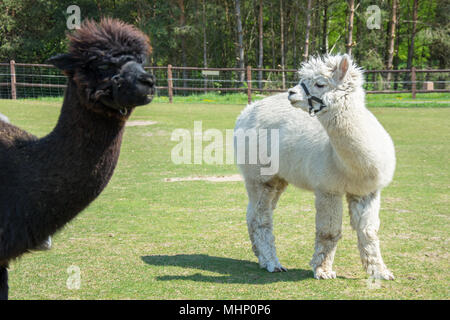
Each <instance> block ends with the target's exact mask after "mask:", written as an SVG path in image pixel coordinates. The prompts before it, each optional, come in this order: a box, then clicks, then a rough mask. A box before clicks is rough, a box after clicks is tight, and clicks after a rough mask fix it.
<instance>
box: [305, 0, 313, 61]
mask: <svg viewBox="0 0 450 320" xmlns="http://www.w3.org/2000/svg"><path fill="white" fill-rule="evenodd" d="M311 7H312V0H308V7H307V9H306V28H305V49H304V50H305V51H304V52H303V60H306V59H308V56H309V34H310V32H311Z"/></svg>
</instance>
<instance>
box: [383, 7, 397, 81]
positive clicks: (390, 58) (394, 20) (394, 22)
mask: <svg viewBox="0 0 450 320" xmlns="http://www.w3.org/2000/svg"><path fill="white" fill-rule="evenodd" d="M396 25H397V0H392V7H391V23H390V28H389V45H388V50H387V54H388V56H387V61H386V69H388V70H392V68H393V65H392V63H393V61H394V44H395V28H396ZM391 76H392V74H391V73H389V72H388V74H387V76H386V82H387V85H388V88H390V87H391V84H390V82H391Z"/></svg>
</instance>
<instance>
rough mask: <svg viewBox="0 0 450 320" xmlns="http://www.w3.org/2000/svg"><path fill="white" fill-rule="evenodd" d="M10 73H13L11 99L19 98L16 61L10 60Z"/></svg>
mask: <svg viewBox="0 0 450 320" xmlns="http://www.w3.org/2000/svg"><path fill="white" fill-rule="evenodd" d="M9 68H10V74H11V99H14V100H16V99H17V89H16V62H15V61H14V60H11V61H10V62H9Z"/></svg>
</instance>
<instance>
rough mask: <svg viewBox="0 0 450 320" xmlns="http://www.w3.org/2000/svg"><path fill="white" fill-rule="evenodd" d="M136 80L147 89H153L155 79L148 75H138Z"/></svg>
mask: <svg viewBox="0 0 450 320" xmlns="http://www.w3.org/2000/svg"><path fill="white" fill-rule="evenodd" d="M138 80H139V81H140V82H142V83H144V84H146V85H147V86H149V87H153V85H154V83H155V77H154V76H153V75H151V74H149V73H142V74H141V75H139V77H138Z"/></svg>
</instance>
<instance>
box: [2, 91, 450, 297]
mask: <svg viewBox="0 0 450 320" xmlns="http://www.w3.org/2000/svg"><path fill="white" fill-rule="evenodd" d="M427 99H429V98H427ZM445 99H447V97H444V100H445ZM447 100H448V99H447ZM435 105H436V106H437V105H439V106H440V104H435ZM59 106H60V100H55V101H36V100H18V101H11V100H1V101H0V112H2V113H4V114H6V115H7V116H9V117H10V119H11V121H12V122H13V123H15V124H16V125H18V126H20V127H22V128H24V129H26V130H28V131H30V132H31V133H33V134H36V135H38V136H43V135H45V134H46V133H48V132H49V131H50V130H51V129H52V128H53V126H54V125H55V122H56V120H57V117H58V114H59V110H60V108H59ZM243 107H244V104H240V105H233V104H228V105H223V104H215V103H198V104H194V103H185V104H181V103H179V104H168V103H152V104H150V105H149V106H146V107H141V108H138V109H137V110H136V112H135V113H134V114H133V115H132V117H131V120H153V121H157V123H156V124H154V125H151V126H141V127H128V128H127V129H126V133H125V136H124V141H123V146H122V152H121V156H120V159H119V163H118V166H117V169H116V171H115V174H114V176H113V178H112V180H111V182H110V184H109V185H108V187H107V188H106V190H105V191H104V192H103V193H102V194H101V195H100V197H99V198H98V199H97V200H96V201H95V202H94V203H92V204H91V205H90V206H89V208H88V209H86V210H85V211H84V212H83V213H82V214H80V215H79V216H78V217H77V218H76V219H75V220H74V221H72V222H71V223H70V224H69V225H67V226H66V227H65V228H64V229H63V230H62V231H61V232H60V233H58V234H57V235H56V236H55V237H54V246H53V248H52V250H51V251H48V252H36V253H33V254H27V255H25V256H23V257H22V258H21V259H19V260H17V261H16V262H14V263H12V265H11V272H10V286H11V290H10V296H11V298H12V299H448V298H449V293H450V292H449V287H450V286H449V284H450V282H449V267H450V265H449V252H448V247H449V229H450V228H449V217H450V214H449V209H448V208H449V205H450V197H449V186H450V185H449V181H450V170H449V169H450V168H449V158H450V147H449V144H448V142H449V141H450V130H449V128H450V108H418V107H414V108H413V107H411V108H403V106H402V108H392V107H389V108H385V107H377V108H374V109H372V111H373V112H374V114H375V115H376V116H377V117H378V119H379V120H380V121H381V122H382V124H383V125H384V126H385V128H386V129H387V130H388V131H389V133H390V134H391V136H392V137H393V139H394V142H395V145H396V151H397V170H396V174H395V177H394V181H393V182H392V184H391V185H390V186H389V187H387V188H386V189H385V190H384V191H383V193H382V208H381V213H380V215H381V230H380V233H379V235H380V240H381V247H382V253H383V257H384V260H385V262H386V264H387V265H388V267H389V268H390V269H391V270H392V271H393V272H394V274H395V276H396V280H395V281H382V282H381V288H379V289H371V288H369V287H368V285H367V277H366V275H365V273H364V272H363V270H362V267H361V263H360V260H359V253H358V249H357V247H356V235H355V233H354V232H353V231H352V230H351V228H350V225H349V219H348V214H347V213H346V214H344V222H343V238H342V239H341V241H340V243H339V246H338V250H337V253H336V258H335V270H336V271H337V274H338V278H337V279H335V280H331V281H317V280H314V279H313V277H312V271H311V270H310V267H309V265H308V263H309V260H310V258H311V256H312V253H313V248H314V209H313V208H314V205H313V203H314V202H313V201H314V200H313V195H312V194H311V193H308V192H305V191H302V190H298V189H295V188H293V187H292V186H291V187H289V188H288V190H287V191H286V192H285V194H284V195H283V196H282V198H281V200H280V202H279V206H278V209H277V210H276V212H275V218H274V220H275V221H274V226H275V235H276V240H277V249H278V256H279V258H280V261H281V262H282V264H283V265H284V266H285V267H287V268H288V269H289V271H288V272H287V273H275V274H270V273H268V272H266V271H264V270H261V269H259V267H258V265H257V263H256V258H255V257H254V256H253V253H252V251H251V248H250V242H249V239H248V235H247V227H246V222H245V211H246V205H247V197H246V192H245V188H244V185H243V183H242V182H226V183H211V182H202V181H195V182H171V183H168V182H164V181H163V179H164V178H170V177H184V176H192V175H222V174H235V173H237V169H236V167H235V166H233V165H222V166H212V165H175V164H173V163H172V162H171V159H170V151H171V149H172V147H173V146H174V145H175V144H177V142H173V141H170V135H171V132H172V131H173V130H174V129H175V128H187V129H190V130H192V129H193V122H194V121H196V120H202V121H203V130H206V129H208V128H217V129H220V130H225V129H229V128H233V126H234V122H235V119H236V117H237V115H238V114H239V112H240V111H241V109H242V108H243ZM71 265H75V266H78V267H79V268H80V270H81V288H80V289H79V290H69V289H68V288H67V286H66V281H67V279H68V277H69V274H68V273H67V268H68V267H70V266H71Z"/></svg>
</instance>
